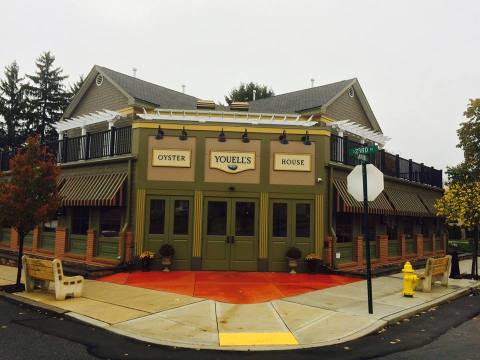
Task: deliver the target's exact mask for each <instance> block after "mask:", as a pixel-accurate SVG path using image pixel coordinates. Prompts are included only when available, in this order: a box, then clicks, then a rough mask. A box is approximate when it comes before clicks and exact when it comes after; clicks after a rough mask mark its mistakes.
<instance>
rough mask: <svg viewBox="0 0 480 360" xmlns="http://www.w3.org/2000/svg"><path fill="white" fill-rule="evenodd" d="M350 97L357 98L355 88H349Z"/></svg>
mask: <svg viewBox="0 0 480 360" xmlns="http://www.w3.org/2000/svg"><path fill="white" fill-rule="evenodd" d="M348 96H350V97H351V98H352V97H354V96H355V90H353V87H349V88H348Z"/></svg>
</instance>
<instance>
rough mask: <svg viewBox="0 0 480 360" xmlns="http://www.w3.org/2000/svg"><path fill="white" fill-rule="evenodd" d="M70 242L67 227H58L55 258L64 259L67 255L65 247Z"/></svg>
mask: <svg viewBox="0 0 480 360" xmlns="http://www.w3.org/2000/svg"><path fill="white" fill-rule="evenodd" d="M67 242H68V234H67V229H65V228H59V227H57V231H56V232H55V250H54V254H55V258H56V259H60V260H63V258H64V256H65V247H66V245H67Z"/></svg>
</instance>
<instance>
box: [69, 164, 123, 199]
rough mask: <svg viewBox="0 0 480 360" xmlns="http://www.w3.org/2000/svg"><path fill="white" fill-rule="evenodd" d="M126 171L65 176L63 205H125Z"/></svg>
mask: <svg viewBox="0 0 480 360" xmlns="http://www.w3.org/2000/svg"><path fill="white" fill-rule="evenodd" d="M126 179H127V173H126V172H120V173H111V174H93V175H79V176H70V177H65V178H64V181H63V183H62V186H61V188H60V190H59V195H60V198H61V203H62V206H123V205H124V202H125V195H124V192H125V191H124V187H125V180H126Z"/></svg>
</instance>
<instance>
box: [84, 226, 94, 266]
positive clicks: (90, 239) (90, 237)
mask: <svg viewBox="0 0 480 360" xmlns="http://www.w3.org/2000/svg"><path fill="white" fill-rule="evenodd" d="M94 256H95V230H94V229H88V230H87V253H86V254H85V261H86V262H87V263H89V262H92V261H93V257H94Z"/></svg>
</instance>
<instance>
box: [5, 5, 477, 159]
mask: <svg viewBox="0 0 480 360" xmlns="http://www.w3.org/2000/svg"><path fill="white" fill-rule="evenodd" d="M0 13H1V14H2V16H1V20H0V34H2V36H1V42H2V43H1V45H0V67H2V68H3V67H4V66H5V65H8V64H9V63H11V62H12V61H13V60H17V62H18V63H19V65H20V67H21V71H22V72H27V73H30V72H32V71H33V70H34V59H35V58H36V57H37V56H38V55H39V54H40V53H41V52H42V51H44V50H51V51H53V53H54V54H55V56H56V58H57V64H58V65H59V66H62V67H63V68H64V70H65V73H66V74H69V75H70V76H71V78H70V80H71V81H74V80H76V79H77V78H78V76H79V75H80V74H86V73H88V72H89V70H90V69H91V68H92V66H93V65H94V64H98V65H102V66H106V67H109V68H111V69H114V70H117V71H120V72H124V73H127V74H131V73H132V68H133V67H136V68H137V69H138V71H137V77H139V78H142V79H144V80H147V81H151V82H153V83H157V84H159V85H163V86H166V87H169V88H172V89H175V90H179V91H181V86H182V84H185V85H186V92H187V93H189V94H192V95H194V96H197V97H200V98H204V99H213V100H215V101H217V102H218V101H223V95H224V94H226V93H227V92H228V90H229V89H231V88H232V87H233V86H236V85H238V84H239V83H240V82H242V81H243V82H246V81H256V82H261V83H264V84H267V85H270V86H272V88H273V89H274V91H275V92H276V93H277V94H281V93H284V92H289V91H294V90H298V89H302V88H306V87H309V86H310V78H314V79H315V85H320V84H325V83H329V82H335V81H339V80H344V79H348V78H352V77H357V78H358V79H359V81H360V84H361V86H362V88H363V90H364V92H365V94H366V96H367V98H368V100H369V102H370V105H371V107H372V109H373V111H374V113H375V115H376V117H377V119H378V121H379V123H380V125H381V127H382V129H383V132H384V133H385V134H386V135H388V136H390V137H392V140H391V141H390V142H389V143H388V145H387V149H388V150H390V151H393V152H398V153H400V154H401V156H403V157H406V158H410V157H411V158H413V159H414V160H415V161H418V162H424V163H425V164H426V165H429V166H430V165H433V166H435V167H437V168H445V166H447V165H453V164H456V163H458V162H459V161H460V160H461V159H462V154H461V152H460V150H459V149H456V147H455V145H456V143H457V137H456V132H455V131H456V129H457V128H458V126H459V123H460V122H461V121H462V120H463V118H462V113H463V111H464V109H465V107H466V105H467V102H468V99H469V98H473V97H480V67H479V59H480V26H479V24H478V14H480V1H466V0H463V1H439V0H436V1H419V0H416V1H395V2H394V1H381V0H379V1H366V0H362V1H358V0H352V1H339V0H335V1H333V0H331V1H319V0H315V1H300V0H295V1H291V0H290V1H261V0H255V1H246V0H243V1H226V0H220V1H179V0H174V1H163V0H162V1H146V0H136V1H121V0H115V1H102V0H94V1H86V0H82V1H68V0H61V1H49V0H42V1H38V0H36V1H21V0H15V1H1V2H0Z"/></svg>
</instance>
